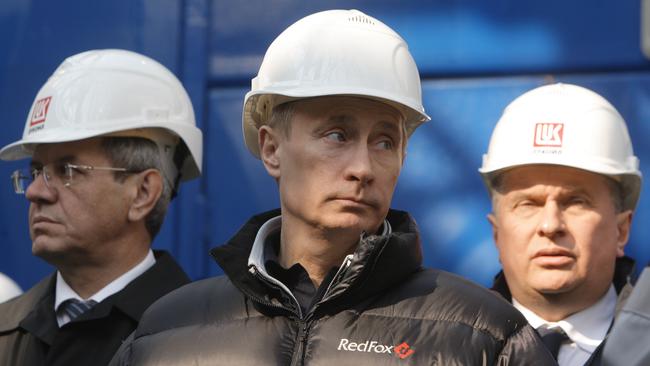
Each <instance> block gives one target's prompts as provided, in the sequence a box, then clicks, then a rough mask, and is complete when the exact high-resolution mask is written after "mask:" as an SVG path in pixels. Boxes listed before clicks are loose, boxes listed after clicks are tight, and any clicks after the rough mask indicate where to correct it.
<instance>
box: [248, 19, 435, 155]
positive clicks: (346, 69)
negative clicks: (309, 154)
mask: <svg viewBox="0 0 650 366" xmlns="http://www.w3.org/2000/svg"><path fill="white" fill-rule="evenodd" d="M251 84H252V85H251V91H250V92H248V93H247V94H246V97H245V99H244V112H243V118H242V125H243V126H242V127H243V132H244V140H245V142H246V146H247V147H248V149H249V150H250V152H251V153H252V154H253V155H255V156H256V157H259V155H260V153H259V146H258V141H257V130H258V128H259V127H260V126H262V125H263V124H265V123H266V122H267V120H268V119H269V118H270V117H271V111H272V110H273V108H274V107H275V106H277V105H280V104H282V103H285V102H288V101H292V100H296V99H301V98H309V97H318V96H326V95H351V96H362V97H368V98H372V99H377V100H380V101H382V102H385V103H388V104H390V105H393V106H395V107H396V108H397V109H398V110H400V111H401V112H402V114H403V115H404V117H405V121H406V129H407V132H408V134H409V135H410V134H411V133H412V132H413V131H414V130H415V128H416V127H417V126H419V125H420V124H421V123H423V122H426V121H428V120H429V116H427V115H426V114H425V113H424V107H423V106H422V90H421V87H420V75H419V73H418V69H417V66H416V65H415V61H413V57H412V56H411V54H410V52H409V50H408V45H407V44H406V42H404V40H403V39H402V38H401V37H400V36H399V35H398V34H397V33H395V31H393V30H392V29H390V28H389V27H388V26H386V25H385V24H384V23H382V22H380V21H379V20H377V19H375V18H372V17H370V16H367V15H366V14H364V13H362V12H360V11H358V10H328V11H323V12H320V13H316V14H312V15H309V16H307V17H305V18H302V19H301V20H299V21H297V22H296V23H294V24H293V25H291V26H290V27H289V28H287V29H286V30H285V31H284V32H282V33H281V34H280V35H279V36H278V37H277V38H276V39H275V40H274V41H273V43H271V45H270V46H269V49H268V50H267V51H266V55H265V56H264V60H263V61H262V65H261V66H260V70H259V72H258V74H257V77H255V78H254V79H253V80H252V83H251Z"/></svg>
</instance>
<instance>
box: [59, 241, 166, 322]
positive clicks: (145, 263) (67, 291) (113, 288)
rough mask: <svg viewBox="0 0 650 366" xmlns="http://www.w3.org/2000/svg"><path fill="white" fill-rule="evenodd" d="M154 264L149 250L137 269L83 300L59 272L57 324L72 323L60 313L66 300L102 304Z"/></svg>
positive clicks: (153, 258) (65, 315) (63, 312)
mask: <svg viewBox="0 0 650 366" xmlns="http://www.w3.org/2000/svg"><path fill="white" fill-rule="evenodd" d="M154 264H156V258H155V257H154V255H153V252H152V251H151V249H149V253H148V254H147V256H146V257H145V258H144V259H143V260H142V262H140V263H138V264H137V265H136V266H135V267H133V268H131V269H130V270H129V271H127V272H126V273H124V274H123V275H121V276H120V277H118V278H116V279H115V280H113V282H111V283H109V284H108V285H106V286H104V288H102V289H101V290H99V291H97V292H96V293H95V294H94V295H92V296H91V297H89V298H87V299H82V298H81V296H79V294H77V293H76V292H75V291H74V290H73V289H72V288H71V287H70V285H68V284H67V283H66V282H65V280H64V279H63V276H61V272H59V271H57V272H56V289H55V295H54V296H55V297H54V311H55V312H56V322H57V323H59V327H62V326H63V325H64V324H66V323H68V322H69V321H70V317H68V314H66V313H65V311H59V306H60V305H61V304H62V303H63V302H64V301H66V300H69V299H77V300H80V301H88V300H94V301H96V302H97V303H100V302H102V301H103V300H104V299H105V298H107V297H109V296H111V295H113V294H115V293H117V292H119V291H121V290H122V289H123V288H125V287H126V285H128V284H129V283H131V281H133V280H135V279H136V278H138V277H139V276H140V275H141V274H143V273H144V272H146V271H147V270H148V269H149V268H151V267H152V266H153V265H154Z"/></svg>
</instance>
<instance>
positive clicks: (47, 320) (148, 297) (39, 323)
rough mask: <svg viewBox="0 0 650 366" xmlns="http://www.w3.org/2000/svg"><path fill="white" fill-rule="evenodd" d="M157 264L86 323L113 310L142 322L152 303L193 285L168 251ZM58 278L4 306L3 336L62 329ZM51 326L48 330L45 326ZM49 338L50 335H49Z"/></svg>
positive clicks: (1, 318) (104, 303)
mask: <svg viewBox="0 0 650 366" xmlns="http://www.w3.org/2000/svg"><path fill="white" fill-rule="evenodd" d="M154 255H155V256H156V264H155V265H154V266H153V267H151V268H149V269H148V270H147V271H146V272H145V273H143V274H142V275H140V276H139V277H138V278H136V279H135V280H134V281H132V282H131V283H129V284H128V285H127V286H126V287H125V288H124V289H123V290H122V291H120V292H118V293H116V294H114V295H112V296H109V297H108V298H106V299H105V300H104V301H102V302H101V303H99V304H98V305H97V306H95V307H94V308H93V310H92V311H90V312H88V313H87V314H83V315H82V316H81V317H80V318H79V320H82V319H87V320H88V319H96V318H101V317H105V316H107V315H108V314H109V313H110V312H111V309H112V308H113V307H115V308H118V309H119V310H121V311H122V312H123V313H125V314H126V315H127V316H129V317H130V318H132V319H133V320H135V321H138V320H139V319H140V317H141V316H142V313H144V311H145V310H146V309H147V307H148V306H149V305H151V303H153V302H154V301H155V300H156V299H158V298H159V297H161V296H162V295H164V294H166V293H168V292H170V291H171V290H173V289H175V288H177V287H180V286H182V285H184V284H186V283H189V281H190V280H189V278H188V277H187V275H186V274H185V272H183V270H182V269H181V268H180V266H179V265H178V264H176V262H174V260H173V259H172V258H171V256H170V255H169V254H168V253H167V252H164V251H154ZM55 282H56V275H55V274H52V275H49V276H47V277H46V278H44V279H43V280H41V281H40V282H39V283H38V284H36V285H35V286H34V287H32V288H31V289H30V290H29V291H27V292H26V293H24V294H23V295H21V296H18V297H16V298H14V299H12V300H10V301H8V302H6V303H3V304H0V332H6V331H11V330H13V329H16V328H18V327H19V326H22V327H26V328H29V329H30V330H31V331H33V332H35V333H37V335H40V336H41V338H42V339H44V340H48V339H49V338H51V337H49V336H45V335H44V334H40V331H39V330H40V329H44V328H48V329H49V328H52V327H54V328H55V329H56V328H58V326H56V317H55V314H54V310H53V309H54V286H55ZM45 325H47V327H46V326H45ZM48 334H49V333H48Z"/></svg>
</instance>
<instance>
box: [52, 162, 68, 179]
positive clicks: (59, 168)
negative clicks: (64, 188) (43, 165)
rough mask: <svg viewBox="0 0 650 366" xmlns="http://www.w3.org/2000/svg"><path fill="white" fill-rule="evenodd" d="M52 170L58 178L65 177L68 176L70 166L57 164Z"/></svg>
mask: <svg viewBox="0 0 650 366" xmlns="http://www.w3.org/2000/svg"><path fill="white" fill-rule="evenodd" d="M52 169H53V173H54V174H55V175H56V176H57V177H64V176H66V175H67V174H68V166H67V165H66V164H55V165H54V166H53V167H52Z"/></svg>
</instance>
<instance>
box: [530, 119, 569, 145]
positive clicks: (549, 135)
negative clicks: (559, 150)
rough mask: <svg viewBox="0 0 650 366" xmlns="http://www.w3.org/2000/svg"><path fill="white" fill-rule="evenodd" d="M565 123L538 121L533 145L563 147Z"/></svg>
mask: <svg viewBox="0 0 650 366" xmlns="http://www.w3.org/2000/svg"><path fill="white" fill-rule="evenodd" d="M563 134H564V124H563V123H538V124H536V125H535V140H534V141H533V146H536V147H537V146H552V147H562V135H563Z"/></svg>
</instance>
